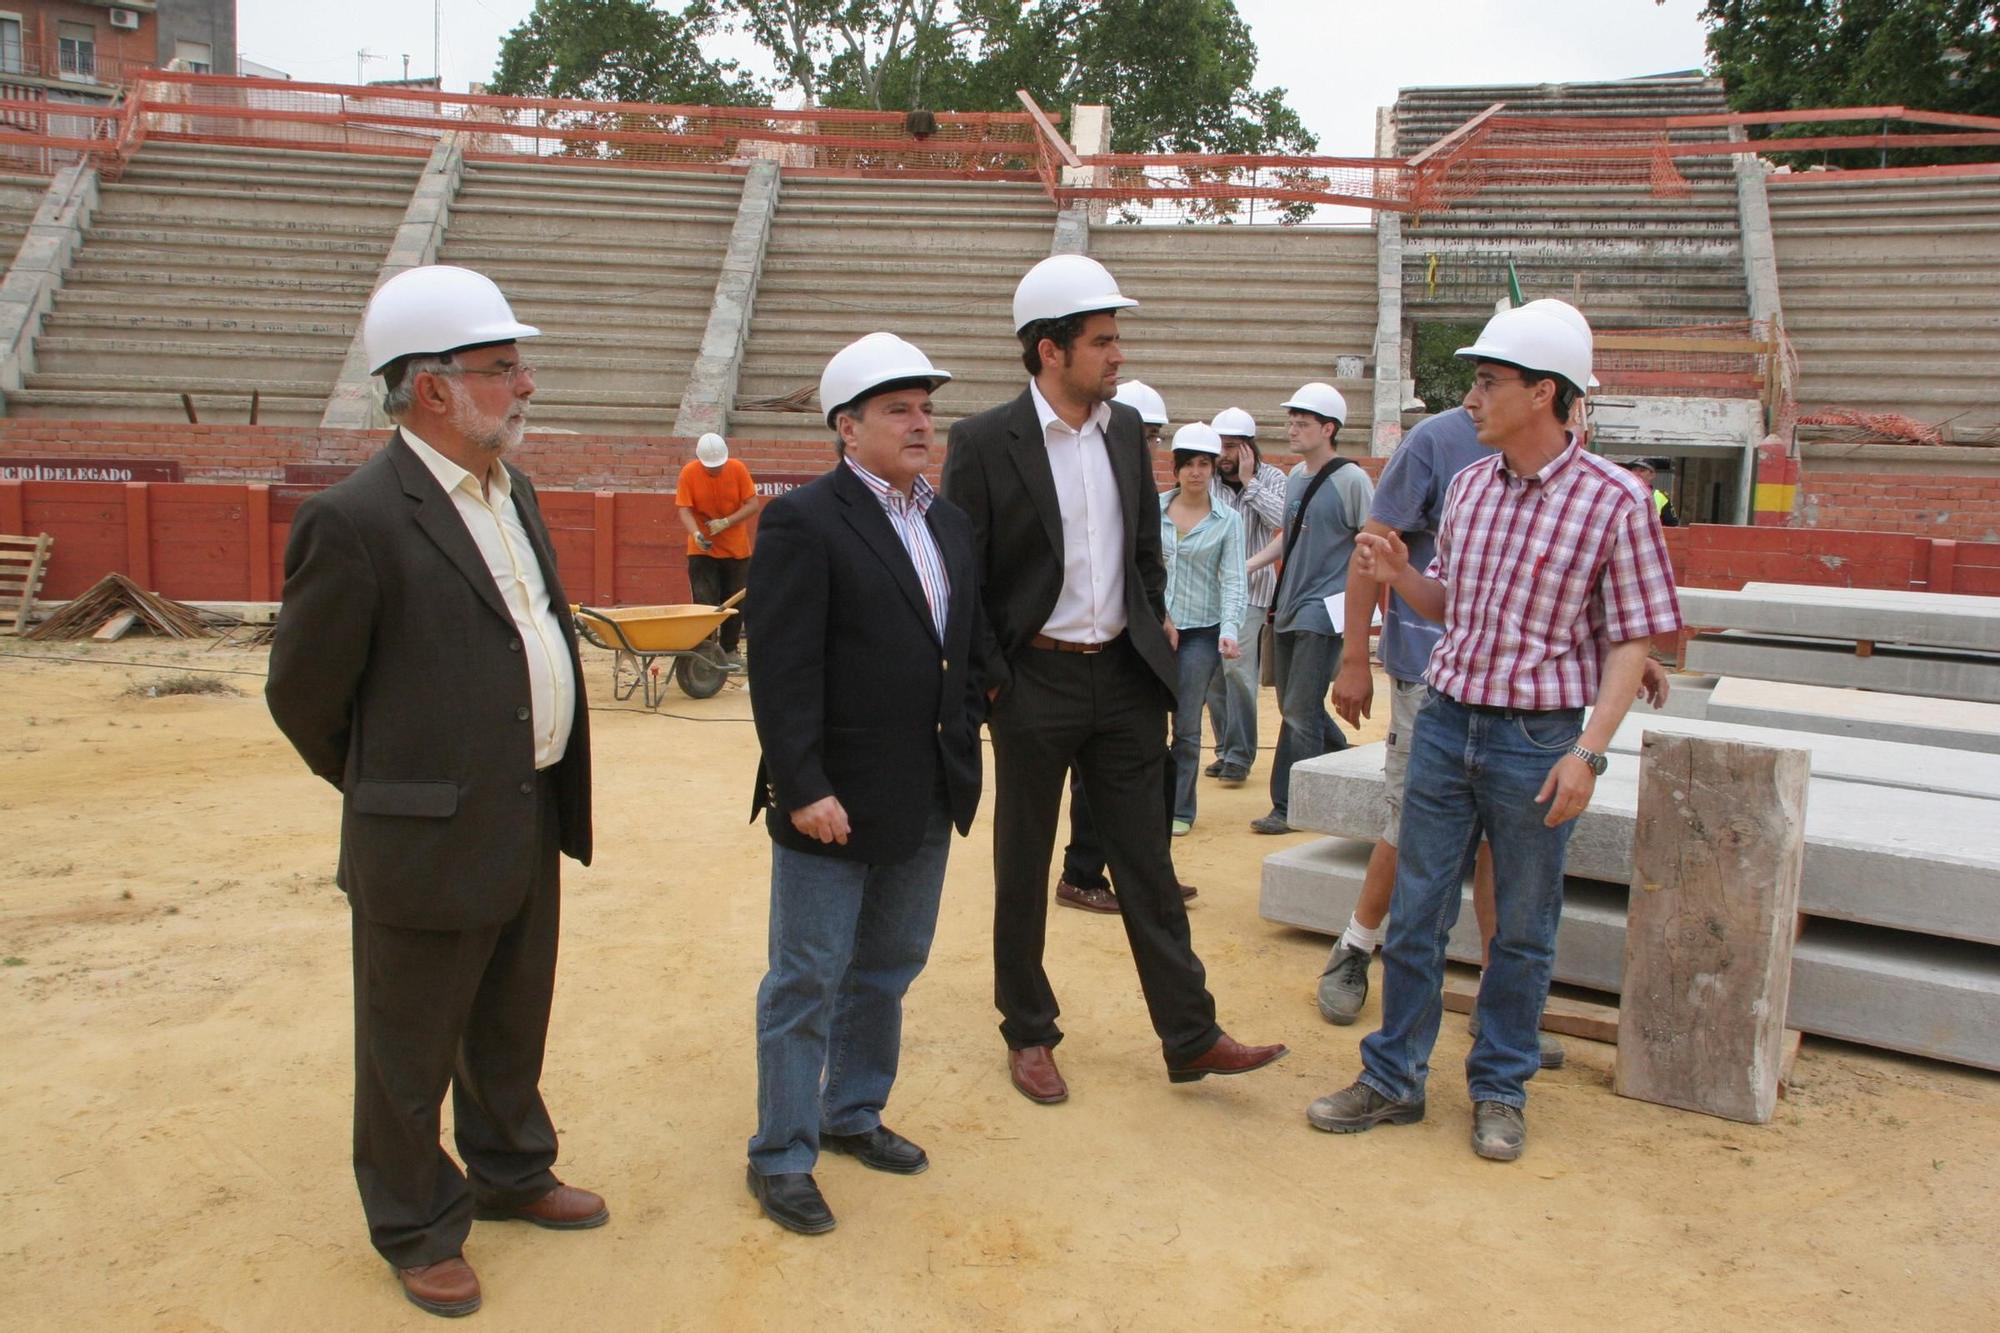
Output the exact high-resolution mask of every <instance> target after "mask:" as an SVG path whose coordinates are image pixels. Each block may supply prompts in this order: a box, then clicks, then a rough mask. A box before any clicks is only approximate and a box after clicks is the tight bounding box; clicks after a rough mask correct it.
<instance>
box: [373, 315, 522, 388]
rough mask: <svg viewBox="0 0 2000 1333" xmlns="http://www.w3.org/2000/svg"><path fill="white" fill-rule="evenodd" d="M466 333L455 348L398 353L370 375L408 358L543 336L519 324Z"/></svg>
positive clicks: (445, 353) (495, 325)
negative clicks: (464, 338)
mask: <svg viewBox="0 0 2000 1333" xmlns="http://www.w3.org/2000/svg"><path fill="white" fill-rule="evenodd" d="M466 332H467V333H469V334H471V335H472V336H471V337H469V338H467V339H466V340H465V341H464V342H462V343H459V344H457V345H455V346H452V347H439V348H437V349H435V350H433V351H429V352H398V353H396V355H394V356H392V357H390V358H389V359H388V360H387V361H384V362H383V363H382V364H381V365H379V366H372V367H370V368H369V371H368V373H369V374H371V375H379V374H381V373H382V371H383V369H384V368H385V367H387V366H388V365H390V364H391V363H393V362H396V361H401V360H402V359H403V358H404V357H406V356H449V355H450V354H451V353H453V352H463V351H465V350H466V349H467V348H469V347H491V346H493V344H495V343H511V342H519V341H520V340H521V339H523V338H539V337H541V336H542V331H541V330H540V329H538V328H536V327H535V326H534V325H532V324H522V323H519V322H505V323H500V324H492V325H489V326H487V327H486V328H483V329H468V330H466Z"/></svg>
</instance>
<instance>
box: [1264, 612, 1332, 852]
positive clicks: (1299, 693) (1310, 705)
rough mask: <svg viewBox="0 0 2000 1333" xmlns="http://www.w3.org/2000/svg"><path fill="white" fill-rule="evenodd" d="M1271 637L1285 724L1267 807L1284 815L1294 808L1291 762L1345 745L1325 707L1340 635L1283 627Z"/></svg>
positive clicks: (1279, 733) (1272, 660) (1274, 762)
mask: <svg viewBox="0 0 2000 1333" xmlns="http://www.w3.org/2000/svg"><path fill="white" fill-rule="evenodd" d="M1273 637H1274V638H1275V640H1276V642H1275V644H1274V646H1273V647H1272V650H1271V665H1272V668H1273V674H1274V675H1276V677H1277V679H1278V711H1279V713H1280V714H1281V715H1282V716H1283V717H1284V725H1283V726H1280V727H1279V728H1278V753H1277V756H1276V757H1275V758H1273V759H1272V760H1271V812H1272V813H1273V814H1276V815H1278V816H1280V817H1283V816H1284V815H1286V814H1289V813H1290V811H1291V808H1292V765H1293V764H1296V763H1297V762H1299V760H1301V759H1317V758H1319V756H1321V755H1323V754H1332V753H1333V752H1334V751H1335V750H1345V749H1346V748H1347V737H1346V735H1345V734H1344V733H1343V732H1342V731H1341V730H1340V727H1339V725H1338V724H1336V723H1335V722H1334V720H1333V715H1332V714H1331V713H1328V712H1327V711H1326V696H1327V691H1329V690H1331V689H1332V688H1333V673H1334V670H1335V668H1337V667H1338V666H1339V665H1340V636H1339V635H1338V634H1315V633H1314V632H1312V631H1311V630H1286V631H1285V632H1283V633H1281V634H1278V635H1275V636H1273Z"/></svg>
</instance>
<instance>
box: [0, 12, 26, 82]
mask: <svg viewBox="0 0 2000 1333" xmlns="http://www.w3.org/2000/svg"><path fill="white" fill-rule="evenodd" d="M21 70H22V65H21V16H20V15H19V14H0V73H7V74H19V73H20V72H21Z"/></svg>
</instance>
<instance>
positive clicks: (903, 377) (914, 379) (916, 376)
mask: <svg viewBox="0 0 2000 1333" xmlns="http://www.w3.org/2000/svg"><path fill="white" fill-rule="evenodd" d="M920 382H921V383H922V384H924V385H925V386H926V387H927V388H928V389H929V390H930V391H931V392H932V393H936V392H937V391H938V390H939V389H941V388H943V387H944V386H945V385H947V384H949V383H951V372H950V371H949V370H939V369H938V368H937V367H936V366H929V365H926V366H909V367H906V368H904V369H901V370H892V371H888V372H885V373H884V374H881V375H878V376H872V377H870V379H869V382H868V383H866V384H863V385H861V386H860V387H859V388H857V389H855V390H854V392H852V393H850V394H848V395H847V397H846V398H845V399H844V400H842V401H841V402H838V403H833V404H830V405H829V406H828V407H827V409H826V424H827V425H829V426H831V425H833V419H834V417H835V415H837V414H838V413H839V411H840V409H841V408H843V407H846V406H847V405H848V404H849V403H852V402H854V401H856V400H857V399H861V398H866V397H867V396H868V395H869V394H871V393H877V392H879V391H880V390H881V389H882V387H883V386H884V385H888V384H916V383H920Z"/></svg>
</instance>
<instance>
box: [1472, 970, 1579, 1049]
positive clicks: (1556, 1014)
mask: <svg viewBox="0 0 2000 1333" xmlns="http://www.w3.org/2000/svg"><path fill="white" fill-rule="evenodd" d="M1478 998H1479V977H1478V974H1476V973H1475V974H1473V975H1471V976H1461V975H1459V974H1457V973H1453V974H1451V975H1448V976H1446V977H1445V979H1444V1007H1445V1008H1447V1009H1449V1010H1451V1012H1453V1013H1455V1014H1469V1013H1471V1012H1472V1007H1473V1004H1474V1002H1475V1001H1477V1000H1478ZM1542 1030H1543V1031H1544V1032H1559V1033H1561V1034H1562V1035H1563V1036H1565V1037H1584V1038H1586V1039H1588V1040H1590V1041H1604V1042H1613V1043H1615V1042H1617V1040H1618V1006H1617V1005H1614V1004H1592V1003H1591V1002H1590V1001H1588V1000H1572V999H1570V998H1569V997H1568V996H1564V995H1551V996H1549V999H1548V1003H1547V1004H1545V1005H1543V1006H1542Z"/></svg>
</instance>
